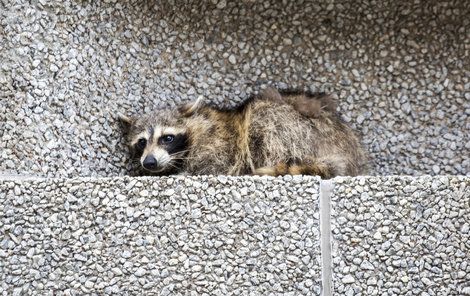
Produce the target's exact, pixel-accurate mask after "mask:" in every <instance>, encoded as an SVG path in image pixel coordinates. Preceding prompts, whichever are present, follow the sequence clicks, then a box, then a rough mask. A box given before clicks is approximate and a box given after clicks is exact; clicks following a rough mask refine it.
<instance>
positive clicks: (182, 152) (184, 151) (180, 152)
mask: <svg viewBox="0 0 470 296" xmlns="http://www.w3.org/2000/svg"><path fill="white" fill-rule="evenodd" d="M186 152H189V150H182V151H178V152H175V153H172V154H170V156H173V155H179V154H184V153H186Z"/></svg>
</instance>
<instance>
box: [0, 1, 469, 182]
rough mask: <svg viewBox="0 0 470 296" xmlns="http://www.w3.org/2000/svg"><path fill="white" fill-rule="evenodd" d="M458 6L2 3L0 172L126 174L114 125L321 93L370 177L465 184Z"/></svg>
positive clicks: (464, 32) (464, 79) (465, 10)
mask: <svg viewBox="0 0 470 296" xmlns="http://www.w3.org/2000/svg"><path fill="white" fill-rule="evenodd" d="M468 15H470V4H469V3H468V1H461V0H454V1H437V0H431V1H405V0H399V1H395V0H386V1H369V0H363V1H361V2H358V1H353V0H346V1H340V2H331V1H326V0H325V1H323V0H322V1H302V0H294V1H287V0H284V1H277V0H268V1H266V0H265V1H256V0H243V1H224V0H220V1H217V0H214V1H146V0H134V1H117V0H107V1H71V0H64V1H62V0H60V1H59V0H50V1H45V0H38V1H25V0H1V1H0V36H1V42H0V172H5V173H19V174H27V175H36V176H48V177H78V176H88V177H93V176H105V177H106V176H116V175H124V174H127V152H126V149H125V147H124V144H123V141H122V137H121V133H120V129H119V126H118V124H117V121H116V116H115V115H116V113H117V112H122V113H134V114H139V113H141V112H144V111H145V112H147V111H150V110H152V109H154V108H158V107H163V106H174V105H176V104H178V103H180V102H186V101H189V100H194V99H195V98H197V97H198V96H199V95H203V96H204V97H206V98H207V100H208V101H209V102H211V103H212V104H215V105H226V106H229V105H236V104H238V103H240V102H241V101H242V100H244V99H246V98H247V97H248V96H249V95H250V94H251V93H253V92H256V91H258V90H259V89H260V88H261V87H264V86H266V85H275V86H277V87H280V88H291V87H299V88H304V89H311V90H315V91H327V92H334V93H336V94H337V95H338V97H339V107H338V108H339V111H340V112H341V113H342V114H343V117H344V119H345V120H346V121H347V122H349V123H350V124H351V126H352V127H353V128H354V129H356V130H357V131H358V132H359V133H360V134H361V135H362V136H363V139H364V140H363V143H364V146H365V147H366V149H367V150H368V151H369V152H370V156H371V173H372V174H377V175H387V174H410V175H423V174H432V175H438V174H463V175H465V174H469V172H470V160H469V153H468V151H469V150H470V138H469V133H468V130H470V123H469V122H470V121H469V114H470V79H469V78H470V72H469V69H470V62H469V61H470V58H469V54H468V51H469V38H468V37H469V36H468V32H469V31H470V19H469V18H468Z"/></svg>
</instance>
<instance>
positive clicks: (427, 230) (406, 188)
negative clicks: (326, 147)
mask: <svg viewBox="0 0 470 296" xmlns="http://www.w3.org/2000/svg"><path fill="white" fill-rule="evenodd" d="M469 184H470V183H469V178H457V177H433V178H431V177H422V178H408V177H384V178H367V179H364V178H362V179H361V178H359V179H340V180H337V181H336V186H335V189H334V191H333V196H332V210H333V212H332V219H331V221H332V233H333V240H332V242H333V254H332V257H333V286H334V290H335V291H336V292H337V294H338V295H462V294H463V293H466V294H470V235H469V223H470V210H469V206H470V187H469Z"/></svg>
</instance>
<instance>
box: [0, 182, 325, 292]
mask: <svg viewBox="0 0 470 296" xmlns="http://www.w3.org/2000/svg"><path fill="white" fill-rule="evenodd" d="M0 201H1V203H0V229H1V230H0V238H1V239H0V294H2V295H32V294H37V295H84V294H93V295H144V294H145V295H204V293H207V294H206V295H248V294H250V293H254V295H269V294H270V293H276V294H283V295H299V294H302V295H320V282H321V267H320V250H319V236H320V234H319V221H318V220H319V213H318V179H316V178H311V177H300V176H298V177H294V178H292V177H290V176H287V177H284V178H276V179H273V178H256V177H255V178H230V177H223V176H220V177H197V178H196V177H184V178H183V177H178V178H127V177H125V178H112V179H111V178H104V179H91V178H84V179H68V180H66V179H51V180H27V181H25V180H23V181H21V182H20V181H12V180H0Z"/></svg>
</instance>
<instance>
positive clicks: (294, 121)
mask: <svg viewBox="0 0 470 296" xmlns="http://www.w3.org/2000/svg"><path fill="white" fill-rule="evenodd" d="M333 106H334V104H333V100H332V98H331V97H330V96H326V95H311V94H305V93H300V92H297V93H280V92H278V91H277V90H274V89H269V90H268V91H265V92H263V93H262V94H261V95H259V96H256V97H253V98H251V99H249V100H247V101H246V102H245V103H244V104H243V105H241V106H239V107H238V108H236V109H234V110H222V109H218V108H214V107H210V106H205V105H204V104H203V103H201V102H200V101H197V102H195V103H192V104H188V105H185V106H182V107H180V108H178V109H167V110H158V111H155V112H153V113H151V114H147V115H144V116H141V117H138V118H128V117H122V119H121V120H122V122H123V123H124V125H125V126H126V134H127V139H128V143H129V146H130V148H131V151H132V152H133V158H134V159H136V160H137V161H136V164H137V166H138V170H140V173H141V174H147V175H169V174H189V175H203V174H227V175H244V174H258V175H273V176H277V175H285V174H306V175H319V176H321V177H323V178H331V177H334V176H337V175H350V176H354V175H358V174H363V173H365V154H364V152H363V150H362V148H361V145H360V143H359V140H358V138H357V136H356V135H355V134H354V132H353V131H352V130H351V129H350V128H349V127H348V126H346V125H345V124H344V123H343V122H342V121H341V120H340V118H339V116H338V115H337V114H336V112H335V111H334V110H333V108H334V107H333Z"/></svg>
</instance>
